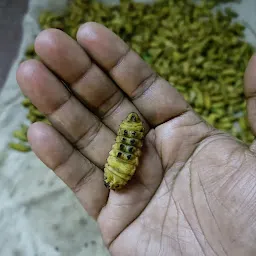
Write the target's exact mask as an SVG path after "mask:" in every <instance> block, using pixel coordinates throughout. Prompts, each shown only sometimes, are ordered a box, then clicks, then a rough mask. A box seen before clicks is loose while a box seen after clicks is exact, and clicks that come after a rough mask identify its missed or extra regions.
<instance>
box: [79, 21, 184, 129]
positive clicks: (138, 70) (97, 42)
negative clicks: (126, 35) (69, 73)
mask: <svg viewBox="0 0 256 256" xmlns="http://www.w3.org/2000/svg"><path fill="white" fill-rule="evenodd" d="M77 40H78V42H79V43H80V45H81V46H82V47H83V48H84V49H85V50H86V51H87V53H88V54H89V55H90V56H91V57H92V58H93V59H94V60H95V61H96V62H97V63H98V64H99V65H100V66H102V67H103V68H104V69H105V70H107V71H108V73H109V75H110V76H111V77H112V78H113V79H114V81H115V82H116V83H117V84H118V85H119V87H120V88H121V89H122V90H123V91H124V92H125V93H126V94H127V95H128V96H129V97H130V98H131V100H132V101H133V103H134V105H135V106H136V107H137V108H138V110H139V111H140V112H141V113H142V115H143V116H144V117H145V118H146V119H147V120H148V121H149V122H150V124H152V125H154V126H155V125H158V124H161V123H163V122H165V121H167V120H169V119H170V118H172V117H175V116H178V115H180V114H182V113H184V112H185V111H186V110H187V108H188V106H187V103H186V101H185V100H184V99H183V97H182V96H181V95H180V94H179V93H178V92H177V90H176V89H175V88H174V87H172V86H171V85H170V84H169V83H168V82H167V81H165V80H164V79H162V78H160V77H158V76H157V75H156V74H155V72H154V71H153V70H152V69H151V68H150V67H149V66H148V65H147V64H146V63H145V62H144V61H143V60H142V59H141V58H140V57H139V56H138V55H137V54H136V53H135V52H134V51H133V50H131V49H129V47H128V45H127V44H125V43H124V42H123V41H122V40H121V39H120V38H119V37H118V36H117V35H115V34H114V33H113V32H111V31H110V30H108V29H107V28H106V27H104V26H102V25H100V24H97V23H93V22H89V23H86V24H84V25H83V26H81V27H80V29H79V30H78V33H77Z"/></svg>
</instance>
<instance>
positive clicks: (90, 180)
mask: <svg viewBox="0 0 256 256" xmlns="http://www.w3.org/2000/svg"><path fill="white" fill-rule="evenodd" d="M28 139H29V142H30V144H31V147H32V149H33V151H34V152H35V154H36V155H37V156H38V158H39V159H40V160H41V161H42V162H44V164H46V165H47V166H48V167H49V168H50V169H52V170H53V171H54V172H55V174H56V175H57V176H58V177H59V178H60V179H62V181H63V182H65V183H66V185H67V186H69V188H70V189H72V191H73V192H74V193H75V194H76V196H77V197H78V199H79V200H80V202H81V204H82V205H83V207H84V208H85V209H86V211H87V212H88V213H89V214H90V215H91V216H92V217H94V218H95V219H96V218H97V217H98V215H99V213H100V211H101V209H102V207H103V206H104V205H105V204H106V202H107V198H108V190H107V189H106V187H105V186H104V183H103V173H102V171H101V170H100V169H99V168H98V167H96V166H95V165H94V164H92V163H91V162H90V161H89V160H88V159H87V158H85V157H84V156H83V155H82V154H81V153H80V152H79V151H77V150H76V149H75V148H74V147H73V146H72V145H71V144H70V143H69V142H68V141H67V140H66V139H65V138H64V137H63V136H62V135H61V134H59V133H58V132H57V131H56V130H55V129H54V128H52V127H50V126H48V125H46V124H44V123H35V124H33V125H32V126H31V127H30V129H29V131H28Z"/></svg>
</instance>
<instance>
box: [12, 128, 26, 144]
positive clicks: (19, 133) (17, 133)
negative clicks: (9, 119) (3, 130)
mask: <svg viewBox="0 0 256 256" xmlns="http://www.w3.org/2000/svg"><path fill="white" fill-rule="evenodd" d="M13 136H14V137H15V138H17V139H19V140H21V141H24V142H27V141H28V139H27V135H26V133H24V132H23V131H22V130H17V131H14V132H13Z"/></svg>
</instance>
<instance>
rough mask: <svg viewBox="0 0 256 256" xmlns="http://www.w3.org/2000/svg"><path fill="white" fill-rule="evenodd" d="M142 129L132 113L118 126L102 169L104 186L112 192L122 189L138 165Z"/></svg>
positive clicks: (138, 120)
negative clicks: (114, 139)
mask: <svg viewBox="0 0 256 256" xmlns="http://www.w3.org/2000/svg"><path fill="white" fill-rule="evenodd" d="M143 138H144V127H143V124H142V121H141V120H140V118H139V116H138V114H136V113H134V112H132V113H130V114H129V115H128V116H127V117H126V119H125V120H124V121H123V122H122V123H121V124H120V126H119V130H118V132H117V137H116V141H115V144H114V145H113V146H112V150H111V151H110V152H109V156H108V159H107V163H106V164H105V168H104V184H105V186H106V187H108V188H110V189H112V190H119V189H121V188H123V187H124V186H125V185H126V184H127V182H128V181H129V180H130V179H131V178H132V176H133V175H134V173H135V171H136V167H137V166H138V164H139V157H140V155H141V148H142V145H143Z"/></svg>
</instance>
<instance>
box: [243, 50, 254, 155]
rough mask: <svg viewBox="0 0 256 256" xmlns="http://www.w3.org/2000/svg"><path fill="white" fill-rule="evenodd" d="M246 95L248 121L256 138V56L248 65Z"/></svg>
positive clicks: (252, 146) (252, 148)
mask: <svg viewBox="0 0 256 256" xmlns="http://www.w3.org/2000/svg"><path fill="white" fill-rule="evenodd" d="M244 93H245V97H246V101H247V102H246V103H247V113H248V121H249V125H250V127H251V130H252V133H253V135H254V136H256V55H253V56H252V57H251V59H250V61H249V63H248V66H247V68H246V71H245V76H244ZM250 149H251V151H253V152H256V141H255V140H254V142H253V143H252V145H251V146H250Z"/></svg>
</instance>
